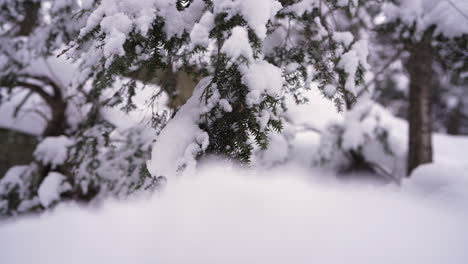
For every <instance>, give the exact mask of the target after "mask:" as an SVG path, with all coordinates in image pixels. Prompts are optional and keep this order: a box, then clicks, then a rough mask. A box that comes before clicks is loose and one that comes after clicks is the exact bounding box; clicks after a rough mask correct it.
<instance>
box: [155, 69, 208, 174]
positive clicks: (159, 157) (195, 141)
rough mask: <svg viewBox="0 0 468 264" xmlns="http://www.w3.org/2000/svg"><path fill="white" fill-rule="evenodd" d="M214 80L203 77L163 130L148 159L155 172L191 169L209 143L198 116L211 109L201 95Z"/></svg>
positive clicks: (169, 172)
mask: <svg viewBox="0 0 468 264" xmlns="http://www.w3.org/2000/svg"><path fill="white" fill-rule="evenodd" d="M210 81H211V79H210V78H205V79H203V80H202V81H200V83H199V84H198V85H197V87H195V89H194V93H193V95H192V97H190V99H189V100H188V101H187V103H185V104H184V105H183V106H182V107H181V108H180V110H179V111H178V112H177V114H176V115H175V116H174V118H173V119H171V121H169V123H168V124H167V125H166V127H165V128H164V129H163V130H162V131H161V134H159V136H158V138H157V140H156V142H155V143H154V145H153V150H152V153H151V160H149V161H148V162H147V168H148V171H149V172H150V173H151V175H153V176H164V177H169V178H173V177H175V176H176V175H177V174H178V171H179V170H180V169H182V168H185V171H191V170H192V169H194V167H195V164H196V160H195V159H196V157H197V155H198V154H199V153H200V152H202V151H204V150H205V149H206V148H207V147H208V134H207V133H206V132H204V131H203V130H201V129H200V128H199V127H198V118H199V117H200V114H201V113H202V112H203V111H209V109H206V108H205V107H203V106H202V104H201V103H200V97H201V95H202V93H203V91H204V89H205V88H206V86H207V85H208V83H209V82H210ZM213 106H214V102H213V104H212V107H213Z"/></svg>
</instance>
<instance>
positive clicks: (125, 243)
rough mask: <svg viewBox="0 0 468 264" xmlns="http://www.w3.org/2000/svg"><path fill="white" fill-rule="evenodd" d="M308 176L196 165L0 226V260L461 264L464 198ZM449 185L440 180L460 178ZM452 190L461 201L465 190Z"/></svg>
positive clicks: (466, 235)
mask: <svg viewBox="0 0 468 264" xmlns="http://www.w3.org/2000/svg"><path fill="white" fill-rule="evenodd" d="M423 174H424V173H422V174H421V175H420V177H421V178H423V177H424V175H423ZM317 175H318V172H314V173H311V171H310V170H307V171H304V170H300V169H297V168H295V169H294V168H290V167H289V168H288V167H283V168H282V169H275V170H271V171H268V170H258V171H246V170H241V169H236V168H234V167H232V166H229V165H226V164H207V165H204V166H202V168H201V169H200V170H199V171H198V173H196V174H193V175H190V177H183V178H180V179H179V180H178V181H176V182H173V183H172V184H168V186H167V188H166V189H165V190H164V191H163V192H162V193H158V194H156V195H154V196H153V197H152V198H150V199H144V200H140V199H136V200H129V201H127V202H125V203H117V202H111V201H108V202H107V203H105V204H104V205H103V206H102V207H101V208H99V209H90V208H87V209H85V208H80V207H79V206H78V205H76V204H62V205H61V206H59V207H57V208H56V209H55V210H54V211H53V212H52V213H46V214H44V215H42V216H41V217H40V218H23V219H20V220H16V221H15V222H11V223H8V222H7V223H3V224H2V225H0V245H2V257H1V258H2V262H4V263H32V262H34V263H38V264H40V263H47V264H54V263H63V261H64V259H66V262H67V263H70V264H73V263H114V264H118V263H204V264H207V263H269V264H275V263H330V264H333V263H337V264H341V263H360V264H366V263H369V264H370V263H381V264H385V263H389V264H390V263H391V264H393V263H408V264H414V263H424V264H435V263H437V264H445V263H451V264H463V263H466V261H467V260H468V252H467V251H466V244H467V242H468V226H467V225H466V223H467V221H468V207H467V206H466V205H467V204H466V200H465V201H464V203H457V202H461V201H460V197H459V196H453V197H450V196H447V195H446V194H444V193H443V192H438V190H437V189H435V190H432V191H430V192H428V193H424V194H422V193H420V192H418V191H414V190H413V189H411V188H405V185H404V186H403V188H401V189H396V188H391V187H381V188H377V187H376V186H369V185H365V184H364V185H342V184H338V183H336V182H333V181H331V182H321V181H318V180H312V179H313V177H314V176H317ZM458 176H459V177H458V178H457V177H455V176H454V177H452V178H451V179H450V181H458V180H461V179H460V177H466V174H463V173H462V174H459V175H458ZM418 178H419V177H418ZM410 181H411V180H410ZM441 181H445V180H444V179H441ZM415 183H416V182H415ZM457 186H458V187H457ZM452 187H454V188H456V189H458V191H463V189H461V188H462V187H466V186H460V185H457V184H453V185H452ZM465 190H466V189H465ZM451 192H453V190H452V191H451ZM465 197H466V196H465Z"/></svg>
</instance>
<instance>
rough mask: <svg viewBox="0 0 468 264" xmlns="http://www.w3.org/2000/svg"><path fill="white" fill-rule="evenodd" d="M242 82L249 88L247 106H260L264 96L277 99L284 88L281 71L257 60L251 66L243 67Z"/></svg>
mask: <svg viewBox="0 0 468 264" xmlns="http://www.w3.org/2000/svg"><path fill="white" fill-rule="evenodd" d="M241 72H242V74H243V76H242V82H243V83H244V84H245V85H246V86H247V87H248V88H249V93H248V94H247V96H246V104H247V105H249V106H252V105H254V104H260V102H261V99H262V96H264V95H270V96H272V97H277V96H278V95H280V93H281V90H282V87H283V77H282V74H281V70H280V69H279V68H278V67H276V66H274V65H272V64H270V63H268V62H266V61H264V60H257V61H255V62H254V63H252V64H251V65H249V66H248V67H247V66H243V67H241Z"/></svg>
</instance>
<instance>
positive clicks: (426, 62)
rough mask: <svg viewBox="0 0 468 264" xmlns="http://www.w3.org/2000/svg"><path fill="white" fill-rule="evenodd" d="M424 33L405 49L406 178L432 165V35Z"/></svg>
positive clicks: (431, 30)
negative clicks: (425, 165) (407, 73)
mask: <svg viewBox="0 0 468 264" xmlns="http://www.w3.org/2000/svg"><path fill="white" fill-rule="evenodd" d="M433 31H434V30H433V29H428V30H426V32H424V35H423V37H422V39H421V40H420V41H419V42H417V43H413V44H412V45H411V46H410V47H409V51H410V57H409V59H408V62H407V69H408V72H409V75H410V91H409V113H408V122H409V147H408V164H407V166H408V167H407V169H408V171H407V172H408V176H409V175H410V174H411V172H412V171H413V170H414V169H415V168H416V167H418V166H419V165H421V164H424V163H431V162H432V111H431V90H432V89H431V88H432V78H431V75H432V60H433V58H432V46H431V40H432V34H433Z"/></svg>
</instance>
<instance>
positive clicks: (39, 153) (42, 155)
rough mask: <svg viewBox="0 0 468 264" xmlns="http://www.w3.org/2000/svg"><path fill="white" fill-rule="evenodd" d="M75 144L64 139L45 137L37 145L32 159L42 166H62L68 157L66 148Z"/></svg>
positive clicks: (62, 137)
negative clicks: (34, 158)
mask: <svg viewBox="0 0 468 264" xmlns="http://www.w3.org/2000/svg"><path fill="white" fill-rule="evenodd" d="M74 143H75V142H74V141H73V140H72V139H70V138H68V137H66V136H59V137H47V138H45V139H44V140H42V142H41V143H39V145H37V147H36V150H35V151H34V157H36V159H37V160H38V161H40V162H42V164H50V165H52V168H55V167H56V166H58V165H62V164H63V163H64V162H65V161H66V160H67V157H68V154H67V153H68V148H69V147H70V146H72V145H73V144H74Z"/></svg>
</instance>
